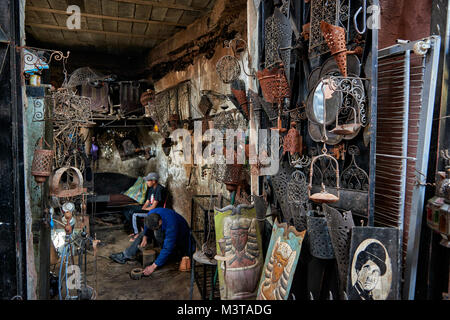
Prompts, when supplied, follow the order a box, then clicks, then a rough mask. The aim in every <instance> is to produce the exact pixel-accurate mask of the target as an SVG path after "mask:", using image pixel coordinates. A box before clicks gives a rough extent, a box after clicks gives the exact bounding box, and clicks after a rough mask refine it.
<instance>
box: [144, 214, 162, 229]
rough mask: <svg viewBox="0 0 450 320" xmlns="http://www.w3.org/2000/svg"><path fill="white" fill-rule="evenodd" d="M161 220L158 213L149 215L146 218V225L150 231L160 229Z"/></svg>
mask: <svg viewBox="0 0 450 320" xmlns="http://www.w3.org/2000/svg"><path fill="white" fill-rule="evenodd" d="M160 219H161V216H160V215H159V214H157V213H152V214H149V215H148V216H146V217H145V225H146V226H147V228H149V229H150V230H156V229H158V228H159V220H160Z"/></svg>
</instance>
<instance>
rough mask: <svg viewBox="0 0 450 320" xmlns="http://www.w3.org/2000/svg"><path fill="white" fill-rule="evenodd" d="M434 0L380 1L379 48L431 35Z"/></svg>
mask: <svg viewBox="0 0 450 320" xmlns="http://www.w3.org/2000/svg"><path fill="white" fill-rule="evenodd" d="M431 5H432V0H396V1H392V0H380V6H381V29H380V30H379V48H380V49H382V48H386V47H388V46H391V45H394V44H395V41H396V40H397V39H403V40H411V41H414V40H418V39H421V38H425V37H427V36H429V35H430V30H431V27H430V24H431Z"/></svg>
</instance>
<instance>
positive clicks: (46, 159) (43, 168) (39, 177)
mask: <svg viewBox="0 0 450 320" xmlns="http://www.w3.org/2000/svg"><path fill="white" fill-rule="evenodd" d="M43 141H45V140H44V139H43V138H41V139H40V140H39V148H38V149H36V150H34V156H33V163H32V165H31V174H32V175H33V176H34V179H35V180H36V182H37V183H43V182H45V180H46V179H47V177H49V176H50V175H51V173H52V163H53V150H46V149H43V145H42V143H43ZM45 143H46V144H47V146H48V147H50V146H49V145H48V143H47V142H45Z"/></svg>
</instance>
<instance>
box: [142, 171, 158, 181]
mask: <svg viewBox="0 0 450 320" xmlns="http://www.w3.org/2000/svg"><path fill="white" fill-rule="evenodd" d="M144 180H145V181H151V180H155V181H158V180H159V175H158V174H157V173H156V172H150V173H149V174H148V175H147V176H146V177H144Z"/></svg>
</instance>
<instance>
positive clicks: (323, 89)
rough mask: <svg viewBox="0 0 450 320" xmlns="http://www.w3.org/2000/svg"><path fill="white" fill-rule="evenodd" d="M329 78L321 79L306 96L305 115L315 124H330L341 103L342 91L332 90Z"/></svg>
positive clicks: (334, 118)
mask: <svg viewBox="0 0 450 320" xmlns="http://www.w3.org/2000/svg"><path fill="white" fill-rule="evenodd" d="M329 81H330V79H328V78H324V79H322V80H321V81H320V82H319V83H318V84H317V86H316V87H315V89H314V90H312V91H311V92H310V94H309V96H308V101H307V106H306V115H307V117H308V119H309V120H311V121H312V122H314V123H316V124H321V125H323V124H324V123H325V124H330V123H332V122H333V121H335V120H336V112H337V110H338V107H339V106H340V105H341V104H342V93H341V92H339V91H334V90H332V88H331V86H330V85H329Z"/></svg>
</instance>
